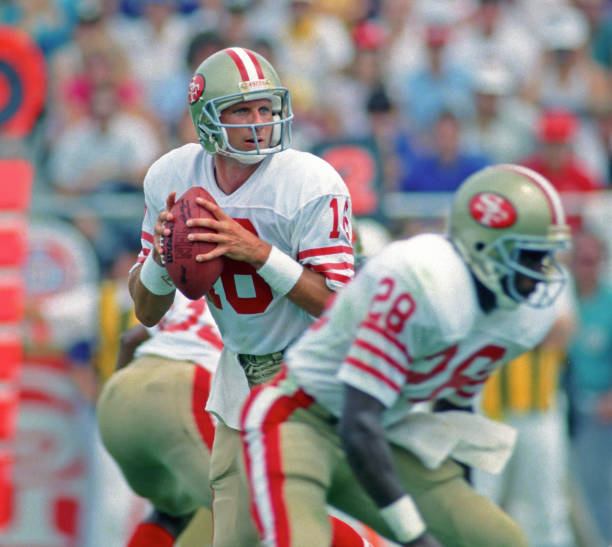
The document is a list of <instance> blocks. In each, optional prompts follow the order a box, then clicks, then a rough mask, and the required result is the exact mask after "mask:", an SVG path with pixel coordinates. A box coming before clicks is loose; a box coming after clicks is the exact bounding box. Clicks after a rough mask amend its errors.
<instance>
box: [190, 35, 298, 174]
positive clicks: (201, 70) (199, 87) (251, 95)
mask: <svg viewBox="0 0 612 547" xmlns="http://www.w3.org/2000/svg"><path fill="white" fill-rule="evenodd" d="M257 99H270V101H271V103H272V112H273V121H271V122H266V123H259V124H248V125H240V126H239V127H250V128H251V131H253V137H255V130H256V128H257V127H261V126H264V125H271V126H273V130H272V138H271V142H270V145H269V147H268V148H260V147H259V146H258V145H257V146H256V148H255V149H253V150H246V151H245V150H238V149H237V148H235V147H232V146H231V145H230V143H229V142H228V138H227V131H226V129H227V128H228V127H236V126H235V125H228V124H224V123H222V122H221V120H220V114H221V111H222V110H224V109H226V108H228V107H229V106H232V105H234V104H236V103H240V102H243V101H254V100H257ZM188 100H189V107H190V111H191V119H192V120H193V124H194V126H195V129H196V132H197V134H198V138H199V140H200V144H201V145H202V146H203V147H204V148H205V149H206V150H207V151H208V152H210V153H211V154H218V153H219V154H223V155H226V156H230V157H233V158H235V159H237V160H239V161H241V162H243V163H257V162H258V161H261V160H262V159H263V158H264V157H265V156H267V155H269V154H274V153H276V152H280V151H281V150H285V149H286V148H288V147H289V145H290V143H291V120H292V119H293V113H292V111H291V100H290V96H289V90H288V89H286V88H285V87H283V86H282V85H281V82H280V79H279V77H278V75H277V73H276V71H275V70H274V68H273V67H272V65H271V64H270V63H269V62H268V61H267V60H266V59H265V58H264V57H262V56H261V55H259V53H256V52H254V51H251V50H249V49H245V48H241V47H230V48H227V49H223V50H221V51H217V52H216V53H214V54H212V55H211V56H209V57H207V58H206V59H205V60H204V61H203V62H202V64H201V65H200V66H199V67H198V68H197V70H196V71H195V74H194V75H193V77H192V78H191V82H190V84H189V91H188ZM255 143H256V144H257V139H255Z"/></svg>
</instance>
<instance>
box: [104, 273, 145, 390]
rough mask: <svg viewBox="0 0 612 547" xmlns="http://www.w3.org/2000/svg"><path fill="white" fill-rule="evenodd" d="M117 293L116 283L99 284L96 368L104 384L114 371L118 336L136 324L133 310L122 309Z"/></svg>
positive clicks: (107, 281)
mask: <svg viewBox="0 0 612 547" xmlns="http://www.w3.org/2000/svg"><path fill="white" fill-rule="evenodd" d="M117 293H118V291H117V283H116V282H114V281H110V280H105V281H103V282H102V283H101V284H100V333H99V343H98V353H97V367H98V373H99V375H100V380H101V382H105V381H106V380H107V379H108V378H109V377H110V375H111V374H112V373H113V371H114V370H115V362H116V359H117V353H118V351H119V335H120V334H121V333H122V332H123V331H124V330H126V329H128V328H130V327H133V326H134V325H136V324H137V323H138V320H137V319H136V315H135V314H134V310H133V308H130V309H129V310H123V309H122V307H121V305H120V301H119V298H118V295H117Z"/></svg>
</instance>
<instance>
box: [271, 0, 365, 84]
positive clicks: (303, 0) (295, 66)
mask: <svg viewBox="0 0 612 547" xmlns="http://www.w3.org/2000/svg"><path fill="white" fill-rule="evenodd" d="M288 3H289V13H288V20H287V24H286V25H285V26H284V27H283V28H282V29H281V30H280V32H279V36H278V44H277V50H276V52H275V58H276V60H277V63H278V72H279V74H280V75H281V77H282V78H283V79H285V80H288V81H294V80H296V79H305V80H308V81H309V82H310V83H311V84H312V85H314V86H317V87H315V89H318V86H319V84H320V83H321V82H322V81H324V79H325V78H327V77H328V76H329V75H330V74H331V73H333V72H337V71H339V70H343V69H344V68H346V67H347V66H348V65H349V64H350V63H351V62H352V60H353V55H354V48H353V43H352V40H351V37H350V34H349V32H348V30H347V28H346V27H345V26H344V24H343V23H342V21H341V20H340V19H338V18H337V17H334V16H333V15H330V14H322V13H320V12H319V11H318V10H317V9H316V8H315V6H314V5H313V0H288Z"/></svg>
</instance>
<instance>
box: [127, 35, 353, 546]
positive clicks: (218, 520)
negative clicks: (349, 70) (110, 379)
mask: <svg viewBox="0 0 612 547" xmlns="http://www.w3.org/2000/svg"><path fill="white" fill-rule="evenodd" d="M187 98H188V102H189V107H190V111H191V117H192V120H193V124H194V126H195V129H196V132H197V134H198V137H199V141H200V142H199V144H197V143H190V144H186V145H184V146H182V147H180V148H177V149H174V150H172V151H170V152H168V153H167V154H165V155H164V156H162V157H161V158H160V159H158V160H157V161H156V162H155V163H154V164H153V165H152V166H151V168H150V169H149V171H148V173H147V175H146V177H145V180H144V195H145V205H146V212H145V216H144V220H143V224H142V251H141V253H140V255H139V261H138V264H136V265H135V266H134V268H133V269H132V271H131V273H130V280H129V286H130V293H131V295H132V298H133V301H134V304H135V311H136V315H137V317H138V318H139V319H140V321H141V322H142V323H143V324H145V325H153V324H155V323H157V322H158V321H159V320H160V319H161V317H162V316H163V314H164V313H165V312H166V310H167V309H168V307H169V306H170V304H171V303H172V300H173V298H174V292H175V287H176V286H177V285H175V283H174V281H173V277H172V276H170V275H169V272H168V270H167V269H166V267H165V266H164V263H163V240H164V238H167V237H169V236H171V234H172V230H171V224H172V223H173V222H175V221H177V222H178V220H177V219H176V218H175V216H174V215H173V213H172V210H173V207H174V205H175V203H176V201H177V199H180V198H181V197H182V196H183V195H184V194H185V192H187V191H188V190H189V189H190V188H192V187H194V186H200V187H202V188H203V189H204V190H206V192H208V193H209V194H210V196H211V197H212V200H207V199H204V198H202V197H196V198H195V201H194V203H196V204H198V205H199V206H201V207H203V208H205V209H206V210H208V212H209V213H210V214H207V215H205V216H199V218H190V219H186V220H185V225H186V226H187V227H190V228H192V229H193V231H192V232H191V233H188V234H187V235H186V237H187V240H188V241H191V242H193V243H194V244H196V243H199V242H205V243H209V244H210V243H212V244H213V245H212V248H211V249H210V250H209V251H207V252H201V253H195V256H194V257H193V260H194V261H196V262H198V263H202V264H205V263H206V262H209V261H213V260H215V259H217V258H219V257H223V268H222V272H221V273H220V275H219V276H218V278H217V279H216V281H215V282H214V284H213V285H212V288H210V290H209V291H208V293H207V295H206V299H207V301H208V303H209V306H210V311H211V313H212V315H213V317H214V319H215V322H216V324H217V325H218V327H219V330H220V332H221V336H222V338H223V343H224V349H223V352H222V354H221V357H220V360H219V364H218V367H217V371H216V373H215V375H214V377H213V380H212V386H211V394H210V397H209V399H208V403H207V406H206V409H207V411H208V412H211V413H213V414H214V415H215V416H216V418H217V419H218V425H217V427H216V431H215V441H214V445H213V450H212V456H211V461H210V482H211V486H212V489H213V491H214V498H213V516H214V537H213V545H214V547H223V546H226V547H238V546H242V545H244V546H248V547H252V546H253V545H256V544H257V541H258V536H257V530H256V528H255V526H254V524H253V523H252V519H251V516H250V508H249V494H248V489H247V488H246V486H245V484H244V483H243V481H242V480H241V478H240V475H239V470H238V461H239V455H240V451H241V443H240V435H239V414H240V409H241V407H242V404H243V402H244V400H245V399H246V397H247V396H248V394H249V390H250V388H251V387H252V386H254V385H257V384H260V383H263V382H265V381H267V380H269V379H271V378H272V377H273V376H274V375H275V374H276V373H277V372H278V371H279V369H280V364H281V360H282V357H283V353H284V350H285V349H286V348H287V346H289V344H291V343H292V342H293V341H295V340H296V339H297V338H298V336H299V335H300V334H301V333H302V332H303V331H304V330H305V329H306V328H307V327H308V326H309V325H310V324H311V323H312V322H313V321H314V319H315V318H316V316H318V315H320V313H321V312H322V311H323V309H324V307H325V303H326V301H327V300H328V298H329V297H330V295H332V294H333V292H334V291H336V290H338V289H340V288H342V287H343V286H344V285H345V284H346V283H347V282H348V281H349V280H350V279H351V278H352V277H353V273H354V259H353V249H352V244H351V241H352V229H351V202H350V197H349V193H348V190H347V188H346V185H345V184H344V181H343V180H342V178H341V177H340V175H339V174H338V173H337V172H336V171H335V170H334V168H333V167H332V166H331V165H329V164H328V163H327V162H325V161H324V160H322V159H321V158H319V157H317V156H315V155H313V154H309V153H306V152H301V151H297V150H293V149H291V148H290V147H289V145H290V142H291V120H292V118H293V114H292V110H291V101H290V94H289V90H288V89H286V88H285V87H283V86H282V84H281V82H280V80H279V77H278V75H277V73H276V71H275V70H274V68H273V67H272V65H271V64H270V63H269V62H268V61H267V60H266V59H265V58H264V57H262V56H261V55H259V54H258V53H256V52H254V51H251V50H248V49H244V48H240V47H231V48H227V49H223V50H221V51H218V52H216V53H214V54H213V55H211V56H209V57H208V58H207V59H205V60H204V61H203V62H202V63H201V65H200V66H199V67H198V68H197V70H196V71H195V74H194V75H193V78H192V80H191V83H190V85H189V89H188V93H187ZM181 222H182V220H181ZM200 228H205V229H206V230H200ZM173 260H175V257H174V256H173ZM183 264H184V262H183ZM207 277H208V276H207ZM174 279H177V277H176V276H174ZM178 283H179V285H178V286H179V287H180V283H181V281H180V279H178ZM332 522H333V521H332Z"/></svg>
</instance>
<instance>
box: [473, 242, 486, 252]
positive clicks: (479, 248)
mask: <svg viewBox="0 0 612 547" xmlns="http://www.w3.org/2000/svg"><path fill="white" fill-rule="evenodd" d="M485 247H486V244H485V243H483V242H482V241H477V242H476V243H475V244H474V249H475V250H476V251H477V252H480V251H482V250H483V249H484V248H485Z"/></svg>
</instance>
